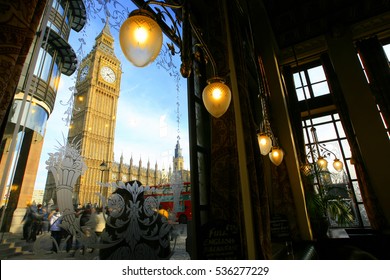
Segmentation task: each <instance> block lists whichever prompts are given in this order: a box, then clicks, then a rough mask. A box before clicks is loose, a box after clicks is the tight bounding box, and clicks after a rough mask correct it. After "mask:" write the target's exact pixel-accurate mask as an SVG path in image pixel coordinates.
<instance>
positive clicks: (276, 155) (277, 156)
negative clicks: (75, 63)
mask: <svg viewBox="0 0 390 280" xmlns="http://www.w3.org/2000/svg"><path fill="white" fill-rule="evenodd" d="M283 156H284V152H283V150H282V149H280V148H279V147H275V146H274V147H272V149H271V152H270V153H269V159H270V160H271V162H272V163H273V164H275V165H276V166H279V165H280V164H281V163H282V161H283Z"/></svg>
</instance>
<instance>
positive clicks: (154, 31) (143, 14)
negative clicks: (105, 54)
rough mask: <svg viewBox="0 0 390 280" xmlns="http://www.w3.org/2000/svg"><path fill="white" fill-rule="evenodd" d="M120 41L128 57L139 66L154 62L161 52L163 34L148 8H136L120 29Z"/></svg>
mask: <svg viewBox="0 0 390 280" xmlns="http://www.w3.org/2000/svg"><path fill="white" fill-rule="evenodd" d="M119 43H120V45H121V49H122V51H123V54H124V55H125V56H126V58H127V59H128V60H129V61H130V62H131V63H132V64H133V65H135V66H137V67H144V66H147V65H148V64H150V63H151V62H153V61H154V60H155V59H156V57H157V56H158V54H159V53H160V50H161V46H162V43H163V35H162V31H161V28H160V26H159V25H158V24H157V22H156V21H155V20H154V18H153V14H152V13H150V12H148V11H147V10H143V9H139V10H134V11H133V12H132V13H131V14H130V15H129V17H128V18H127V19H126V20H125V21H124V22H123V24H122V26H121V28H120V30H119Z"/></svg>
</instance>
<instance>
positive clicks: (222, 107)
mask: <svg viewBox="0 0 390 280" xmlns="http://www.w3.org/2000/svg"><path fill="white" fill-rule="evenodd" d="M207 83H208V85H207V86H206V87H205V88H204V90H203V94H202V98H203V103H204V106H205V107H206V109H207V111H208V112H209V113H210V114H211V115H213V116H214V117H215V118H219V117H220V116H222V115H223V114H225V112H226V111H227V109H228V108H229V105H230V101H231V98H232V94H231V92H230V89H229V87H228V86H227V85H225V83H224V81H223V80H222V79H221V78H212V79H209V80H208V81H207Z"/></svg>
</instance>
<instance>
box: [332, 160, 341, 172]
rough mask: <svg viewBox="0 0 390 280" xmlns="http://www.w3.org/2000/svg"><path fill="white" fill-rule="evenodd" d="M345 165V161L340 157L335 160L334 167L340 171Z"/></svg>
mask: <svg viewBox="0 0 390 280" xmlns="http://www.w3.org/2000/svg"><path fill="white" fill-rule="evenodd" d="M343 167H344V166H343V163H342V162H341V161H340V160H339V159H338V158H335V159H334V161H333V168H334V169H335V170H337V171H339V172H340V171H341V170H343Z"/></svg>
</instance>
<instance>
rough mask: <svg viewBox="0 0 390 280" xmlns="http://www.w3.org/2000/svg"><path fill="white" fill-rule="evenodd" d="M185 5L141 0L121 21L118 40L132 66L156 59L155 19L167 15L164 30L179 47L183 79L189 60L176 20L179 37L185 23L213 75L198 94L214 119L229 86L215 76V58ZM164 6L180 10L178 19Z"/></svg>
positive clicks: (225, 106)
mask: <svg viewBox="0 0 390 280" xmlns="http://www.w3.org/2000/svg"><path fill="white" fill-rule="evenodd" d="M151 4H154V5H159V6H161V7H163V9H164V11H161V10H157V12H158V14H156V15H155V13H154V11H153V10H151V9H150V8H149V6H148V5H151ZM188 4H189V1H183V4H176V3H175V1H169V3H166V2H162V1H147V2H145V7H144V8H142V9H138V10H135V11H133V12H131V13H130V15H129V17H128V19H126V20H125V22H124V23H123V24H122V26H121V28H120V32H119V42H120V45H121V49H122V51H123V53H124V55H125V56H126V58H127V59H128V60H129V61H130V62H131V63H132V64H133V65H135V66H137V67H144V66H147V65H149V64H150V63H152V62H153V61H154V60H155V59H156V58H157V56H158V54H159V53H160V50H161V47H162V41H163V36H162V29H161V28H160V26H159V24H158V22H162V20H161V18H162V13H164V15H166V16H168V17H169V18H170V20H171V22H172V24H173V27H172V28H170V29H169V31H168V33H169V35H170V36H173V37H174V42H175V43H176V44H177V45H178V46H179V48H180V51H181V52H182V56H181V57H182V65H181V69H180V72H181V74H182V76H183V77H185V78H187V77H189V75H190V72H191V62H190V61H188V59H187V58H188V56H187V55H183V52H184V53H187V52H189V51H190V49H191V46H189V45H187V44H185V43H183V42H184V40H183V41H182V39H181V36H180V33H179V28H178V25H179V24H178V21H181V22H182V23H183V28H182V30H183V38H186V37H187V36H188V34H189V33H190V30H187V26H189V27H191V30H192V31H193V34H195V36H196V38H197V39H198V41H199V42H200V44H199V46H200V47H201V48H202V49H203V51H204V52H205V53H206V55H207V57H208V59H209V61H210V62H211V65H212V68H213V77H214V78H212V79H209V80H208V81H207V83H208V85H207V86H206V88H205V89H204V90H203V94H202V98H203V102H204V105H205V107H206V109H207V111H208V112H209V113H210V114H211V115H212V116H214V117H215V118H219V117H221V116H222V115H223V114H224V113H225V112H226V111H227V109H228V108H229V105H230V101H231V92H230V89H229V87H228V86H227V85H226V84H225V82H224V79H223V78H221V77H219V76H218V75H217V73H216V65H215V61H214V59H213V57H212V55H211V53H210V51H209V49H208V48H207V45H206V44H205V42H204V41H203V38H202V36H201V34H200V33H199V31H198V28H196V27H195V26H194V25H193V23H192V21H191V18H190V16H189V15H188V13H187V11H188V8H185V5H188ZM147 7H148V8H149V10H148V9H147ZM166 7H169V8H173V9H182V10H181V15H182V19H181V20H179V19H178V18H177V19H176V20H175V19H173V17H172V16H171V13H169V12H168V11H167V10H166ZM152 11H153V12H152ZM176 33H177V34H176ZM168 47H169V48H170V50H171V52H172V53H175V52H174V47H173V45H171V44H168Z"/></svg>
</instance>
